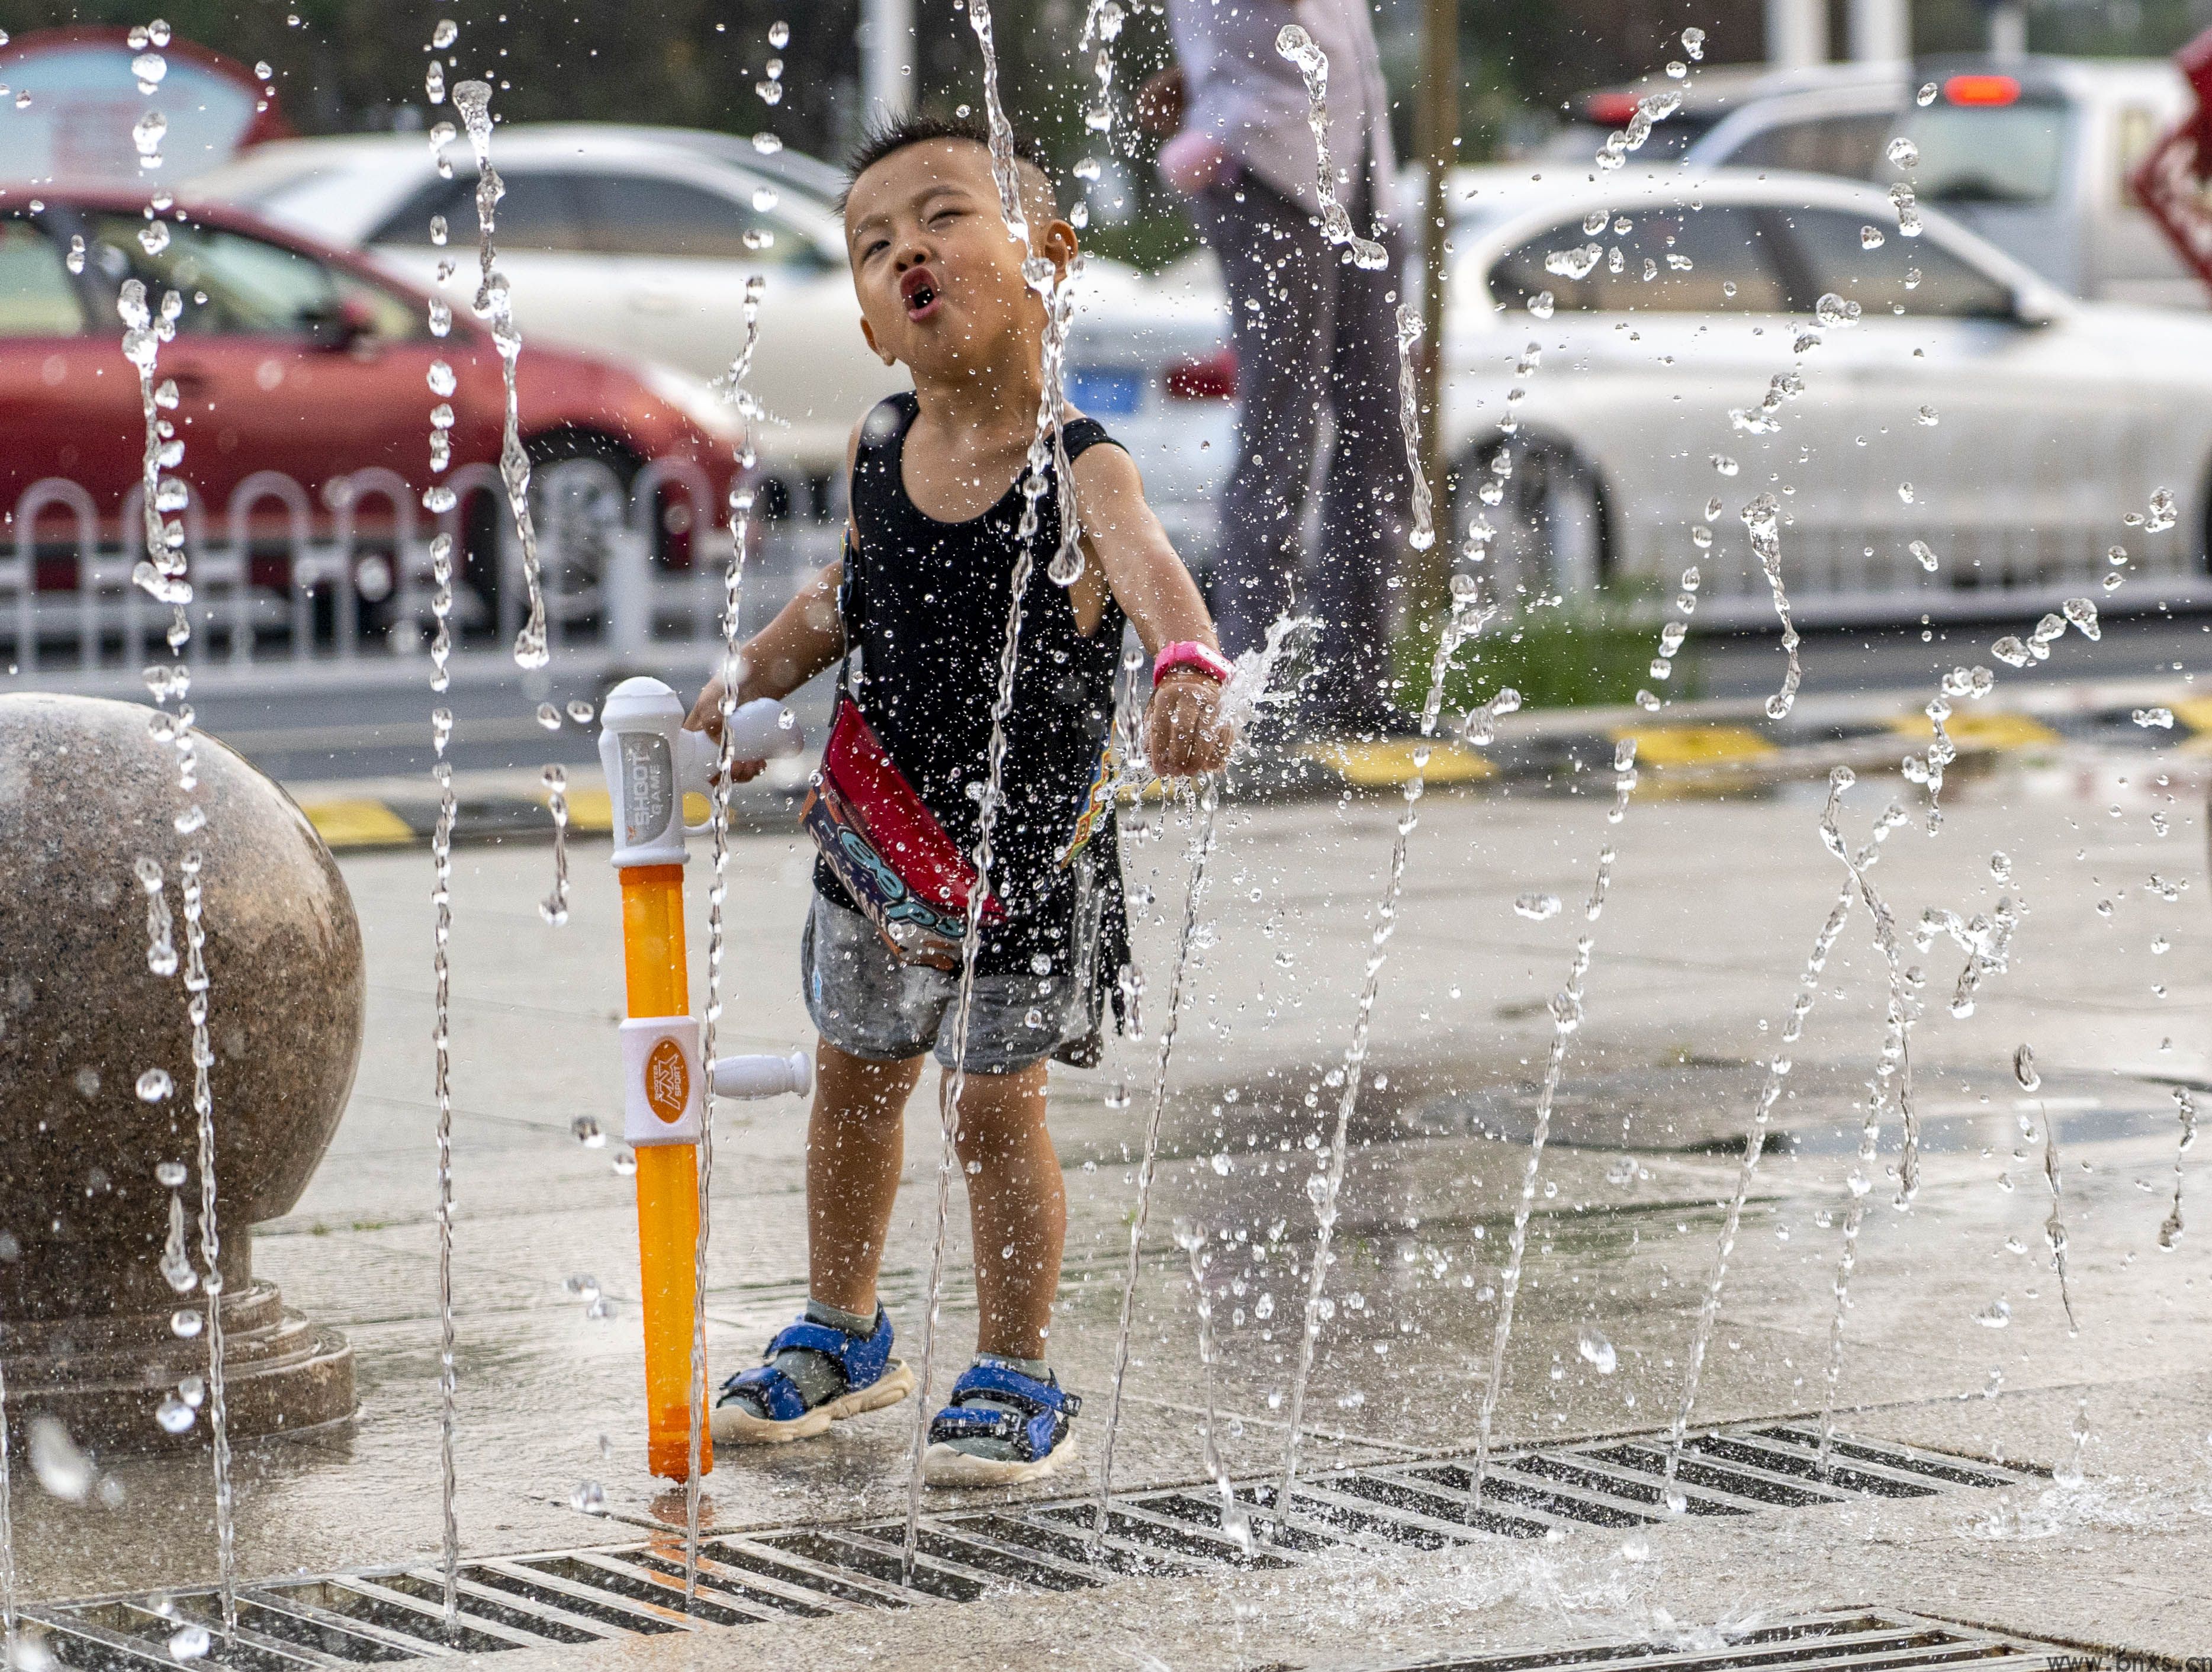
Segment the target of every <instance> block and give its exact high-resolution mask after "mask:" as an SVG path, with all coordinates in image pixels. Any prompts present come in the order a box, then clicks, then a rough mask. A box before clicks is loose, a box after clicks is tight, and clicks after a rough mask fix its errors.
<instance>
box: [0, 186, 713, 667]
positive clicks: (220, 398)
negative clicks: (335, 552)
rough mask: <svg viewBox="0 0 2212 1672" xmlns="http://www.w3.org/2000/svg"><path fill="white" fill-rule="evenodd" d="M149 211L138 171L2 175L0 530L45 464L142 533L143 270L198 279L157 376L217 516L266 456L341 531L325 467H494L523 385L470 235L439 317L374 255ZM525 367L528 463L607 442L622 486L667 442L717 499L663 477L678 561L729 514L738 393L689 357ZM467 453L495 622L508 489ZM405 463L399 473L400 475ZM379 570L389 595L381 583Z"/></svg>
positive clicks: (664, 534) (56, 546)
mask: <svg viewBox="0 0 2212 1672" xmlns="http://www.w3.org/2000/svg"><path fill="white" fill-rule="evenodd" d="M153 224H155V223H154V222H151V221H149V218H148V217H147V216H146V215H145V213H144V200H143V198H133V197H130V196H126V195H125V194H122V193H119V192H102V191H91V190H70V189H66V188H64V189H59V190H54V189H40V188H21V187H17V188H14V189H11V190H8V191H5V192H0V551H4V550H6V549H7V548H8V546H9V545H11V544H13V543H14V541H15V539H17V538H21V534H22V533H23V532H25V531H22V530H19V529H18V528H17V527H16V526H15V525H16V520H17V511H18V508H19V504H20V502H21V498H22V496H23V494H24V493H25V491H26V490H27V489H29V488H30V487H31V486H32V484H33V483H37V482H39V481H40V480H42V479H45V478H50V477H61V478H64V479H65V480H67V481H70V482H74V483H78V484H80V485H81V486H82V488H83V489H85V490H86V491H87V492H88V494H89V496H90V498H91V503H92V506H93V508H94V514H95V515H96V518H97V520H98V525H99V538H100V543H101V544H103V545H105V546H109V547H112V546H115V545H117V544H122V545H125V546H131V545H135V544H136V543H137V539H138V534H137V530H136V529H135V528H126V527H125V526H124V522H125V511H126V509H127V508H128V507H127V505H126V502H127V501H128V500H129V499H130V497H131V495H132V494H133V493H134V492H135V491H136V490H137V487H138V485H139V483H140V472H141V468H142V462H143V450H144V447H145V435H146V427H145V418H144V415H143V408H142V406H141V404H140V394H139V388H138V380H137V370H136V368H134V367H133V366H132V365H131V362H129V361H127V360H126V359H125V357H124V355H123V352H122V347H121V342H122V335H123V330H124V325H123V321H122V319H121V317H120V316H119V314H118V313H117V311H116V299H117V294H118V288H119V287H120V285H121V284H122V283H123V282H124V281H125V279H127V278H130V277H134V276H135V277H138V278H140V279H141V280H143V282H144V283H145V285H146V289H147V300H148V301H149V305H151V306H154V307H159V305H160V302H161V296H162V295H163V293H164V292H166V291H167V290H172V289H173V290H176V291H178V292H179V293H180V294H181V295H182V296H183V298H184V311H183V313H182V315H181V316H180V317H179V319H178V321H177V330H176V336H175V338H174V340H173V341H171V342H169V343H167V344H163V345H162V347H161V356H160V362H159V366H158V368H157V371H156V374H155V376H156V380H157V381H158V380H174V382H175V384H176V386H177V392H178V395H179V403H178V405H177V406H176V408H175V410H173V412H170V413H167V414H165V416H169V417H170V418H171V419H172V421H173V423H175V425H176V429H177V435H178V436H179V438H180V439H181V440H182V441H184V443H185V454H184V459H183V460H182V463H181V464H180V465H179V466H178V468H177V471H176V472H175V474H176V475H177V476H178V477H180V478H181V479H182V480H183V481H184V482H185V483H186V484H188V486H189V487H190V489H191V493H192V496H193V499H194V501H195V502H196V504H197V507H198V508H199V510H200V514H201V517H202V518H203V519H204V526H205V529H206V532H207V534H208V535H209V537H210V538H218V539H219V538H223V537H225V536H226V535H227V534H228V514H229V510H230V507H231V500H232V495H233V493H234V490H235V489H237V488H238V487H239V485H240V483H243V482H244V481H245V480H246V478H247V477H249V476H252V475H253V474H254V473H256V472H259V471H276V472H279V473H281V474H282V475H283V476H286V477H290V478H292V479H293V480H294V481H295V482H297V483H300V484H301V487H302V488H303V489H306V490H307V499H308V501H309V503H310V515H311V519H312V536H313V538H327V536H328V533H329V532H330V530H331V527H332V526H334V522H335V514H336V512H337V504H338V502H341V501H343V499H344V497H345V496H344V494H343V490H341V491H340V492H338V493H337V494H332V493H331V491H330V490H329V488H328V484H329V483H331V481H332V480H333V479H334V478H342V477H351V476H354V475H355V474H356V472H361V471H368V470H381V471H390V472H393V473H395V474H396V475H397V476H398V477H400V478H404V483H405V484H406V489H407V493H408V495H409V496H410V497H411V498H412V499H413V500H414V501H415V502H416V504H417V505H418V506H419V503H420V498H421V496H422V492H423V490H424V489H426V488H428V487H429V486H430V485H431V483H433V482H434V481H441V480H443V481H452V480H453V479H454V478H455V477H457V476H460V475H461V473H462V472H464V471H466V470H467V467H469V466H471V465H485V466H491V467H495V466H496V465H497V462H498V459H499V452H500V443H501V421H502V416H503V412H504V408H505V401H506V395H505V391H504V387H503V385H502V381H501V373H500V359H499V355H498V353H497V352H496V350H495V349H494V347H493V344H492V341H491V337H490V334H489V331H486V330H485V329H484V328H483V326H482V325H480V324H479V323H477V320H476V319H474V317H473V316H472V315H471V313H470V312H469V309H468V306H467V302H468V299H469V298H470V297H471V296H472V295H474V293H475V288H476V278H477V264H476V252H475V250H474V249H473V248H457V249H455V250H454V251H453V260H454V263H455V264H456V267H457V269H458V270H459V271H458V274H457V277H455V279H454V280H453V283H452V285H451V287H450V299H451V302H452V306H453V320H452V324H451V327H450V330H449V331H448V333H447V335H446V336H445V337H437V336H435V335H433V333H432V331H431V329H430V325H429V319H430V311H431V307H432V301H431V298H430V297H429V296H428V295H426V294H424V293H422V292H420V291H417V290H415V289H411V288H410V287H408V286H407V285H405V284H403V283H398V282H397V281H395V280H393V279H392V278H391V277H387V276H386V275H385V274H383V273H382V272H380V271H378V270H377V269H376V268H374V266H372V265H371V264H368V262H366V261H364V260H362V259H361V258H358V257H356V256H354V255H350V254H348V253H345V252H341V251H337V250H333V249H329V248H325V247H321V246H317V245H315V244H313V243H312V242H309V241H307V240H303V239H301V238H299V237H297V236H296V235H295V234H291V233H289V232H279V231H276V230H275V229H273V228H270V227H268V226H265V225H264V224H262V223H261V222H257V221H255V220H254V219H252V217H251V216H246V215H243V214H240V212H238V211H237V210H231V209H226V208H219V207H215V206H201V205H192V204H186V205H184V206H181V207H179V208H176V209H173V210H170V211H169V212H168V213H167V214H166V215H165V216H162V217H161V225H162V226H164V227H166V228H167V234H168V235H167V242H166V244H164V243H162V242H161V240H160V238H159V236H158V234H157V235H156V236H155V237H154V238H153V239H151V240H147V239H143V238H142V234H143V233H145V231H146V229H147V228H149V226H151V225H153ZM148 242H152V243H153V244H155V250H154V251H153V252H149V251H148V249H147V248H146V247H145V244H146V243H148ZM80 250H81V251H82V256H81V258H80V256H79V254H78V252H79V251H80ZM73 270H74V271H73ZM441 361H442V362H445V363H446V364H447V366H449V367H450V368H452V372H453V392H452V393H451V394H450V396H448V397H447V400H448V401H449V403H450V404H451V406H452V409H453V424H452V428H451V429H450V431H449V434H450V435H451V438H452V449H453V452H452V464H451V465H450V467H449V468H448V470H447V471H446V472H445V473H443V475H441V476H439V477H434V476H433V475H432V473H431V471H430V469H429V439H428V438H429V435H430V430H431V418H430V413H431V409H432V408H433V406H435V404H438V400H439V396H438V395H437V394H436V393H435V392H433V390H432V387H431V385H430V381H429V380H430V377H431V375H432V368H433V367H434V366H435V364H436V363H437V362H441ZM518 382H519V399H520V420H521V424H520V428H521V434H522V436H523V439H524V442H525V445H526V448H527V449H528V451H529V453H530V456H531V459H532V461H533V463H535V464H537V465H541V466H542V465H550V464H551V463H553V462H555V461H557V460H563V459H578V458H590V459H600V460H603V461H604V462H605V464H606V465H608V466H609V468H610V469H611V471H613V473H614V476H615V477H616V479H617V480H618V481H619V482H620V483H622V485H623V487H624V488H627V487H628V486H629V483H630V482H631V480H632V478H633V477H635V475H636V473H637V472H638V471H639V470H640V469H641V468H642V467H643V466H645V465H647V464H648V463H653V462H659V461H669V462H670V463H671V465H672V467H673V469H674V470H675V471H676V472H677V473H678V475H679V476H681V475H689V476H690V481H691V483H692V485H693V488H694V489H695V490H696V489H699V488H700V487H702V486H703V487H704V489H706V490H707V493H706V497H705V502H704V506H703V507H700V506H696V505H695V504H694V503H691V502H689V501H690V500H694V499H696V497H697V496H696V491H695V493H694V494H692V495H689V496H687V495H684V494H680V493H679V492H678V491H677V490H676V489H674V487H673V486H672V484H671V485H670V486H664V487H663V488H662V489H661V490H660V492H659V499H660V501H661V504H660V505H659V506H658V507H657V508H656V509H658V510H659V511H660V512H661V513H662V515H661V516H660V517H659V523H660V535H659V550H660V555H661V558H662V561H664V562H684V561H685V560H686V558H687V557H688V552H689V539H688V536H689V532H690V528H691V527H692V526H693V525H694V523H695V522H696V521H697V520H699V518H698V511H699V510H700V509H704V510H705V511H706V512H707V514H708V515H709V516H711V515H713V514H716V512H717V510H718V508H720V506H721V505H722V504H723V502H724V500H725V496H726V493H727V490H728V488H729V484H730V480H731V477H732V474H733V472H734V471H735V468H736V467H735V465H734V463H733V460H732V445H731V444H732V438H733V436H734V435H735V433H736V431H735V418H734V414H732V413H731V412H730V410H729V409H727V408H726V407H725V406H723V405H721V404H720V402H719V401H718V400H717V399H716V398H715V397H714V393H713V392H712V391H711V390H710V389H709V388H708V386H706V385H704V384H702V383H699V382H698V381H696V380H693V379H690V378H687V377H684V376H683V375H682V374H677V373H673V372H668V371H664V370H662V369H660V368H646V367H640V368H635V369H632V368H627V367H624V366H623V365H620V364H617V363H614V362H607V361H602V360H599V359H595V358H592V357H591V356H586V355H580V354H576V353H574V352H570V351H568V350H560V349H556V348H552V347H544V346H539V345H537V344H529V343H526V344H525V345H524V350H523V353H522V356H521V360H520V375H519V380H518ZM687 467H690V468H688V469H687ZM472 474H473V476H474V477H475V478H476V479H477V481H478V482H479V483H480V484H483V490H482V491H477V492H476V493H474V494H473V495H471V496H470V497H469V500H468V502H467V503H466V504H465V507H464V509H465V511H466V512H467V514H468V517H467V521H466V522H465V532H466V536H467V538H466V541H465V544H466V547H467V551H466V556H465V570H464V575H463V583H464V587H465V589H466V590H467V591H468V592H470V593H473V594H474V598H473V599H465V601H464V605H463V610H462V615H463V618H464V619H465V620H473V621H475V622H477V623H481V624H483V626H485V628H486V629H487V630H489V624H490V621H491V617H492V616H493V614H494V613H495V611H493V609H492V607H491V605H492V603H493V597H494V594H495V592H496V589H497V584H498V583H497V579H496V566H495V563H494V562H492V561H491V556H490V553H491V550H492V546H491V542H490V539H489V534H490V532H491V527H492V522H491V520H492V518H494V517H495V516H504V515H505V514H506V511H505V508H504V506H503V504H501V503H500V502H499V496H498V495H497V494H496V493H495V492H494V491H491V490H489V483H485V482H484V477H483V472H482V471H477V472H474V473H472ZM702 474H703V477H704V481H703V483H702V482H701V480H700V477H701V475H702ZM598 479H599V480H600V481H602V482H604V481H605V477H599V478H598ZM386 483H387V485H388V486H390V487H392V489H394V490H395V496H396V489H397V488H398V483H392V482H390V480H389V478H386ZM360 511H361V513H362V514H361V515H360V516H359V517H358V518H357V519H356V520H354V521H353V522H352V524H351V526H352V527H353V529H354V531H355V532H356V538H358V539H360V540H361V541H362V543H363V544H368V543H371V542H373V541H374V539H375V538H377V535H378V529H379V524H380V523H381V527H382V530H383V532H384V534H385V536H386V538H388V536H389V531H390V528H391V526H392V510H391V508H390V506H389V504H388V503H387V502H383V496H377V497H376V499H375V500H374V501H372V500H370V499H369V498H368V496H364V497H363V502H362V505H361V506H360ZM418 519H419V520H418V533H427V531H428V526H429V519H428V514H423V513H418ZM36 522H37V526H36V527H35V528H34V529H33V530H30V531H28V532H30V533H31V534H32V535H33V537H34V538H35V544H36V550H37V553H38V562H37V571H38V577H39V587H40V591H41V592H42V593H44V592H46V591H49V590H62V591H66V590H69V589H70V588H72V587H74V586H75V585H76V580H75V577H76V571H77V550H76V538H77V535H76V527H75V526H74V523H73V520H72V518H71V516H70V514H67V513H66V512H65V511H64V509H63V508H61V507H58V506H55V505H52V504H49V505H48V506H47V507H46V508H44V509H43V510H41V512H40V514H39V515H38V517H37V518H36ZM289 532H291V530H290V528H289V525H288V520H287V514H286V513H285V511H284V509H283V505H282V503H281V502H279V501H278V500H276V499H275V498H273V497H270V498H264V499H262V500H260V501H259V502H257V504H256V506H255V508H254V514H253V515H252V519H251V533H252V541H253V552H254V555H253V557H252V582H253V584H254V585H255V586H256V587H270V588H274V589H276V590H279V591H282V590H284V589H286V588H288V587H289V585H290V576H289V573H288V572H287V568H286V566H287V565H288V564H289V562H290V558H289V556H288V555H287V554H286V552H285V550H283V545H284V541H283V538H275V539H271V538H267V537H269V536H271V535H275V536H278V537H282V536H284V535H286V534H288V533H289ZM387 573H388V571H387ZM360 590H361V592H362V595H363V596H364V597H365V598H369V599H374V596H375V590H376V589H375V588H374V587H371V586H368V585H362V587H361V588H360ZM4 613H5V611H0V614H4Z"/></svg>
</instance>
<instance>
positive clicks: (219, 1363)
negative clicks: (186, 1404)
mask: <svg viewBox="0 0 2212 1672" xmlns="http://www.w3.org/2000/svg"><path fill="white" fill-rule="evenodd" d="M202 866H203V860H202V859H201V856H200V852H199V850H198V849H197V848H193V849H191V850H190V851H188V852H187V853H186V854H185V857H184V860H183V862H182V863H181V864H180V865H179V867H178V870H179V875H180V878H181V879H182V885H181V887H180V889H179V892H180V894H181V895H182V897H183V906H184V918H185V976H184V982H185V994H186V995H187V996H186V999H185V1015H186V1016H187V1017H188V1018H190V1020H191V1028H192V1112H193V1114H194V1116H196V1117H197V1121H198V1124H199V1164H200V1260H201V1263H202V1265H203V1266H204V1270H203V1271H202V1273H201V1275H200V1292H201V1293H202V1294H204V1295H205V1296H206V1297H207V1338H208V1375H207V1405H208V1432H209V1436H210V1440H211V1442H212V1451H213V1454H214V1464H215V1535H216V1574H217V1576H218V1577H217V1588H218V1590H219V1591H220V1594H221V1599H222V1629H223V1634H224V1635H225V1636H226V1637H228V1638H231V1639H236V1637H237V1635H238V1536H237V1527H236V1524H235V1515H234V1508H235V1506H234V1503H233V1500H232V1495H231V1483H230V1411H229V1406H228V1400H227V1395H226V1388H225V1374H224V1371H225V1365H224V1357H223V1322H222V1266H221V1263H220V1262H221V1257H222V1235H221V1232H220V1231H219V1229H218V1226H217V1224H216V1173H215V1094H214V1092H213V1091H212V1090H211V1088H210V1085H209V1083H208V1071H209V1069H210V1067H213V1066H214V1063H215V1048H214V1046H213V1044H212V1043H210V1038H209V1034H208V989H209V985H210V983H209V980H208V969H207V957H206V947H207V925H206V921H205V915H204V899H203V896H202V891H201V884H200V873H201V869H202Z"/></svg>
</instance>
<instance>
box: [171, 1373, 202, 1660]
mask: <svg viewBox="0 0 2212 1672" xmlns="http://www.w3.org/2000/svg"><path fill="white" fill-rule="evenodd" d="M174 1403H176V1401H174V1400H167V1401H163V1403H162V1406H161V1409H162V1411H163V1413H164V1415H163V1417H162V1419H161V1426H163V1427H164V1428H167V1429H168V1431H169V1432H171V1433H172V1434H181V1433H183V1432H185V1429H186V1428H189V1427H191V1426H192V1414H191V1411H190V1410H186V1411H185V1420H184V1423H183V1425H182V1426H171V1424H170V1422H169V1420H168V1417H167V1414H166V1413H167V1410H168V1408H169V1407H170V1406H171V1405H173V1404H174ZM213 1641H214V1639H211V1638H210V1636H209V1635H208V1628H207V1627H206V1626H202V1625H199V1624H198V1623H197V1622H193V1623H191V1624H187V1625H183V1626H178V1627H177V1629H176V1630H175V1631H173V1632H170V1633H169V1658H170V1659H171V1660H174V1661H196V1660H197V1659H199V1658H200V1657H202V1656H203V1655H204V1654H206V1653H207V1651H208V1649H209V1647H210V1645H211V1644H212V1642H213Z"/></svg>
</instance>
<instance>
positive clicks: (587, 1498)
mask: <svg viewBox="0 0 2212 1672" xmlns="http://www.w3.org/2000/svg"><path fill="white" fill-rule="evenodd" d="M568 1507H569V1508H570V1509H572V1510H574V1511H576V1513H577V1514H579V1515H605V1513H606V1512H607V1494H606V1492H605V1489H604V1488H603V1487H601V1486H600V1485H599V1482H598V1481H597V1480H582V1481H579V1482H578V1483H577V1486H576V1490H575V1491H574V1492H572V1493H569V1494H568Z"/></svg>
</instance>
